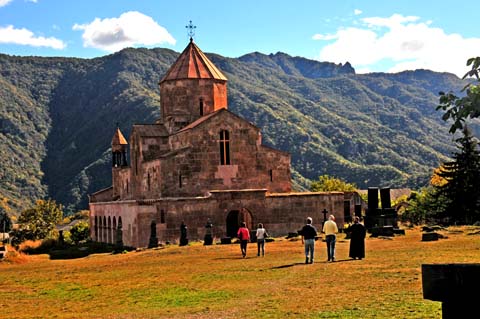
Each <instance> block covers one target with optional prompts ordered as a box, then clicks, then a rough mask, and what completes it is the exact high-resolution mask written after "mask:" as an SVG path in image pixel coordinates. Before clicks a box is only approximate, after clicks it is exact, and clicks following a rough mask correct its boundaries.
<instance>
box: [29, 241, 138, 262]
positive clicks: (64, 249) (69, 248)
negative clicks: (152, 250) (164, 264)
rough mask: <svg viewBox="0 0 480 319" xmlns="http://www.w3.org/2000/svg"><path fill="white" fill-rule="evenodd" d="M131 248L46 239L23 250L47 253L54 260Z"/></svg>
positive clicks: (122, 250)
mask: <svg viewBox="0 0 480 319" xmlns="http://www.w3.org/2000/svg"><path fill="white" fill-rule="evenodd" d="M131 250H133V248H130V247H122V248H121V249H118V248H117V247H115V245H112V244H105V243H97V242H86V243H81V244H78V245H73V244H72V245H68V244H63V245H61V244H59V243H58V242H57V241H52V240H47V241H44V242H43V243H42V244H41V245H40V246H38V247H36V248H32V247H27V248H26V249H24V250H23V252H24V253H27V254H30V255H37V254H48V255H49V256H50V259H52V260H55V259H77V258H84V257H87V256H89V255H91V254H101V253H112V254H119V253H123V252H127V251H131Z"/></svg>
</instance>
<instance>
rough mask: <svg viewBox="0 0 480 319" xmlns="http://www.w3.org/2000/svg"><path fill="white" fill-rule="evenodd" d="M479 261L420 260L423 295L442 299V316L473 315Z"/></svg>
mask: <svg viewBox="0 0 480 319" xmlns="http://www.w3.org/2000/svg"><path fill="white" fill-rule="evenodd" d="M479 286H480V264H479V263H473V264H423V265H422V288H423V298H424V299H429V300H434V301H441V302H442V318H444V319H449V318H476V317H478V309H477V308H476V306H475V305H476V302H478V296H477V294H476V293H475V292H476V291H477V290H478V287H479Z"/></svg>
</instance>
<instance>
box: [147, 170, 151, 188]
mask: <svg viewBox="0 0 480 319" xmlns="http://www.w3.org/2000/svg"><path fill="white" fill-rule="evenodd" d="M147 189H148V191H150V172H149V173H147Z"/></svg>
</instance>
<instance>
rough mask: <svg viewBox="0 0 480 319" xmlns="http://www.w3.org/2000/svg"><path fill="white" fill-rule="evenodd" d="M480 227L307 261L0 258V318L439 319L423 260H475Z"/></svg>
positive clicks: (217, 253) (189, 252)
mask: <svg viewBox="0 0 480 319" xmlns="http://www.w3.org/2000/svg"><path fill="white" fill-rule="evenodd" d="M479 229H480V228H473V227H472V228H449V229H447V230H445V231H443V232H442V234H444V235H445V236H447V237H448V238H445V239H441V240H439V241H436V242H422V241H421V232H420V230H419V229H412V230H408V229H407V230H406V235H405V236H396V237H395V238H393V239H382V238H367V240H366V259H364V260H361V261H360V260H350V259H349V258H348V257H347V256H348V245H349V241H348V240H345V239H343V238H344V235H343V234H341V235H340V236H339V241H338V243H337V259H338V261H337V262H334V263H327V262H326V247H325V244H324V243H323V242H319V241H318V242H317V244H316V263H315V264H313V265H305V264H303V262H304V255H303V246H302V244H301V241H291V240H286V239H282V238H277V239H276V241H275V242H273V243H268V244H267V247H266V249H267V251H266V256H265V257H263V258H262V257H257V256H256V245H254V244H250V245H249V248H248V249H249V251H248V256H247V258H246V259H242V258H241V254H240V248H239V246H238V245H213V246H207V247H206V246H202V245H201V244H200V243H193V244H192V245H190V246H187V247H178V246H170V247H166V248H164V249H155V250H144V251H141V252H129V253H126V254H117V255H112V254H94V255H90V256H88V257H85V258H79V259H72V260H50V259H49V256H48V255H34V256H33V255H32V256H28V257H27V258H25V260H24V262H23V263H8V262H0V318H415V319H417V318H441V304H440V303H439V302H434V301H429V300H425V299H423V296H422V282H421V281H422V280H421V265H422V264H424V263H471V262H476V263H479V262H480V235H479V234H478V233H479Z"/></svg>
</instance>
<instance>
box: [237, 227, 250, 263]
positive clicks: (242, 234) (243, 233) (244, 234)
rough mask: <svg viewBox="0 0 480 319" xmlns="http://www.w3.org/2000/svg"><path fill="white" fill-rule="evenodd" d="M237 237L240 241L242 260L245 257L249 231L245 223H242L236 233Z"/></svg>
mask: <svg viewBox="0 0 480 319" xmlns="http://www.w3.org/2000/svg"><path fill="white" fill-rule="evenodd" d="M237 237H238V239H240V249H241V250H242V255H243V258H245V257H246V256H247V244H248V242H249V241H250V231H249V230H248V228H247V225H246V224H245V222H242V224H241V226H240V228H239V229H238V232H237Z"/></svg>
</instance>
